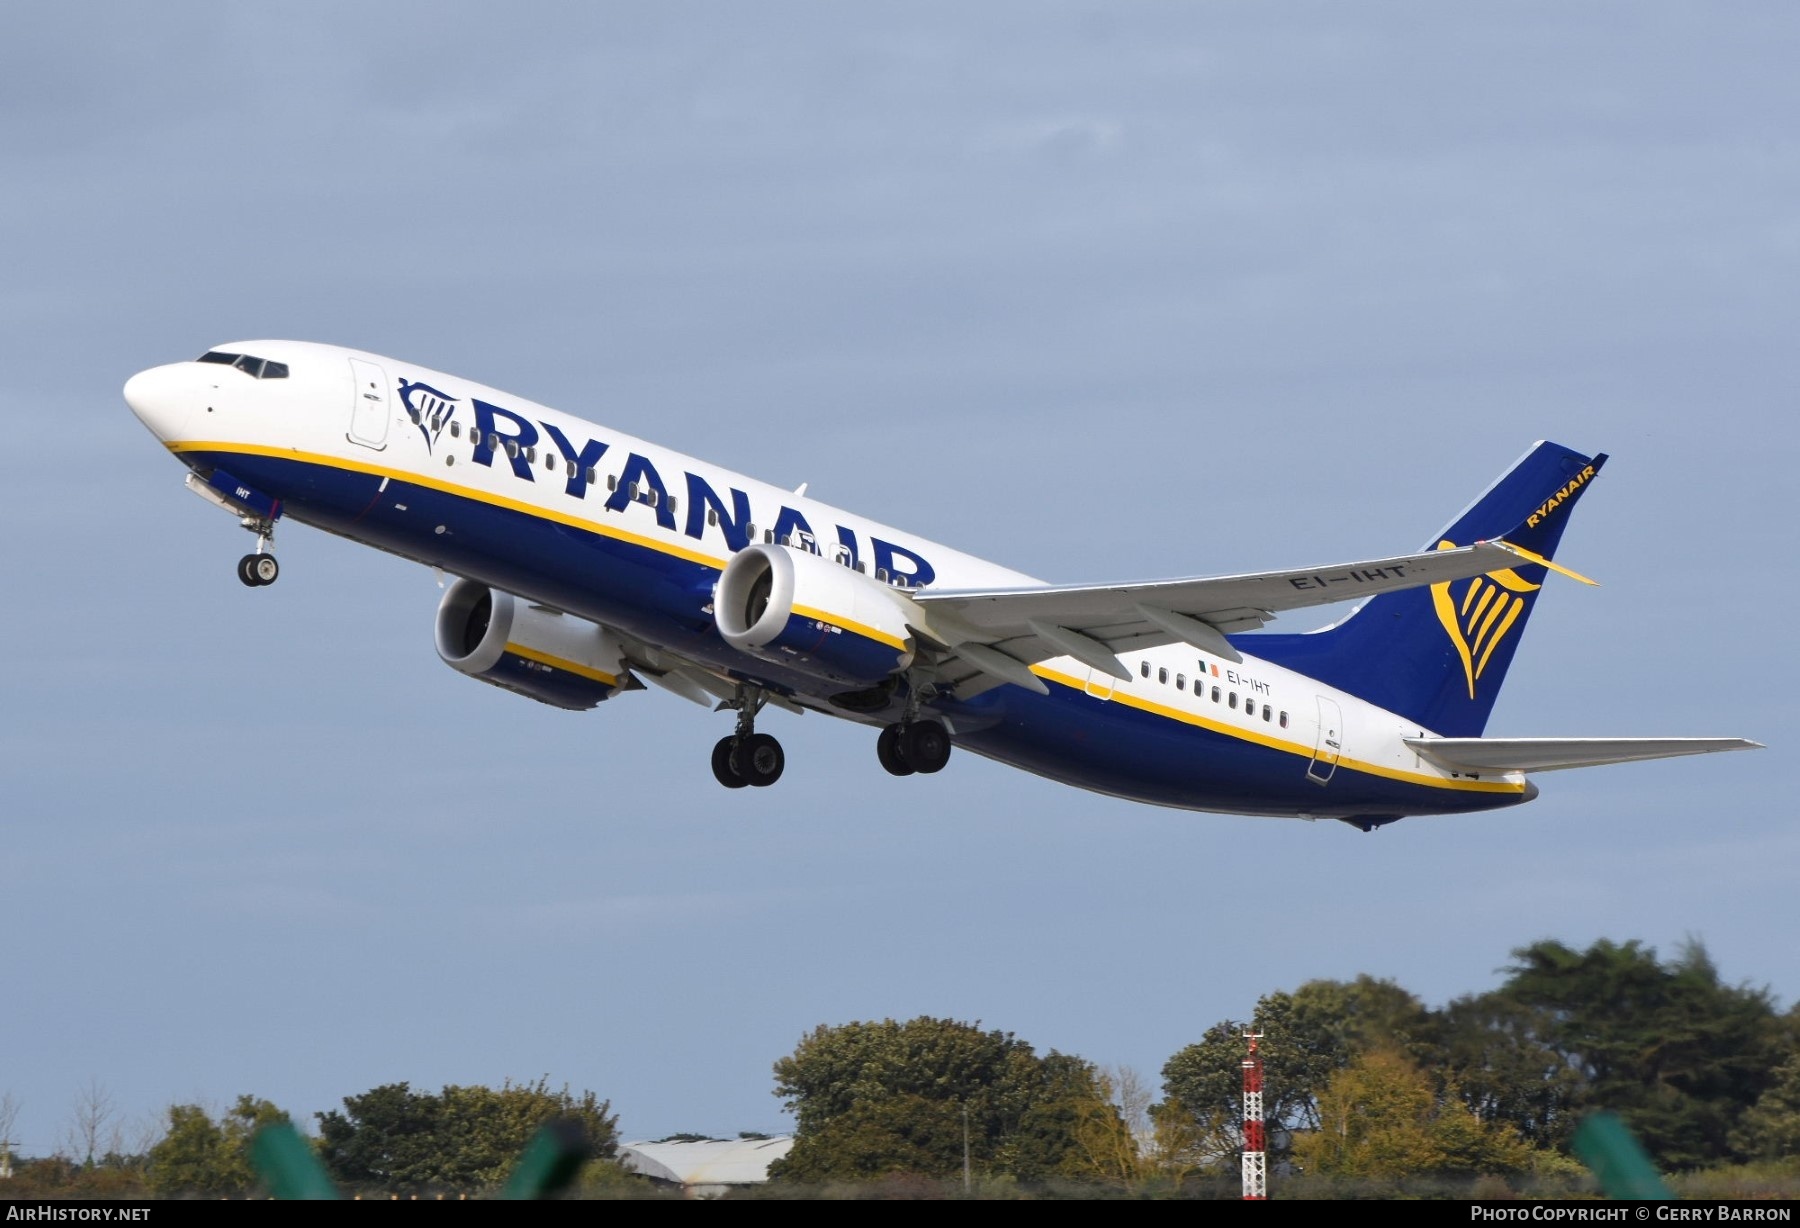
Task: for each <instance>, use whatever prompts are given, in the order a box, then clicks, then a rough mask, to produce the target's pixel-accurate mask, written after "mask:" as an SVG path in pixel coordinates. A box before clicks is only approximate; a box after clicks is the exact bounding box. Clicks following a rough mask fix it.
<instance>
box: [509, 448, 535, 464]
mask: <svg viewBox="0 0 1800 1228" xmlns="http://www.w3.org/2000/svg"><path fill="white" fill-rule="evenodd" d="M513 455H514V456H517V455H518V453H517V452H514V453H513ZM525 463H526V464H527V465H535V464H537V449H536V448H526V449H525Z"/></svg>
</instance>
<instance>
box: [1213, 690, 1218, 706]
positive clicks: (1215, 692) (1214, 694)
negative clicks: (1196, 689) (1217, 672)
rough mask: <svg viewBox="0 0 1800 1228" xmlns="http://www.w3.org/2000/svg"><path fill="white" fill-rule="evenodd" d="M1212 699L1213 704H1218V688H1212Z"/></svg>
mask: <svg viewBox="0 0 1800 1228" xmlns="http://www.w3.org/2000/svg"><path fill="white" fill-rule="evenodd" d="M1212 699H1213V702H1214V703H1218V702H1219V688H1218V687H1214V688H1213V696H1212Z"/></svg>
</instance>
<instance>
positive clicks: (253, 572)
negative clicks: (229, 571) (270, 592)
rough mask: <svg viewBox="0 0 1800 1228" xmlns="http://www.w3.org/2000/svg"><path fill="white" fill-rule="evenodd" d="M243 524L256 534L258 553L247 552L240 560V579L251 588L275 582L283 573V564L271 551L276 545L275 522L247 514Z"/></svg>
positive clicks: (238, 566)
mask: <svg viewBox="0 0 1800 1228" xmlns="http://www.w3.org/2000/svg"><path fill="white" fill-rule="evenodd" d="M243 524H244V527H245V528H246V529H249V530H250V531H251V532H252V533H254V534H256V553H255V554H246V555H245V556H244V557H243V558H241V559H239V560H238V565H237V573H238V579H240V580H242V581H243V582H244V583H245V584H246V585H248V586H249V587H251V588H262V587H263V586H264V585H266V584H273V583H275V581H276V579H277V578H278V577H279V576H280V575H281V564H280V563H277V562H276V561H275V556H274V555H272V554H270V553H269V551H270V550H271V549H273V548H274V545H275V522H274V521H273V520H257V519H253V518H251V517H248V516H246V517H245V518H244V521H243Z"/></svg>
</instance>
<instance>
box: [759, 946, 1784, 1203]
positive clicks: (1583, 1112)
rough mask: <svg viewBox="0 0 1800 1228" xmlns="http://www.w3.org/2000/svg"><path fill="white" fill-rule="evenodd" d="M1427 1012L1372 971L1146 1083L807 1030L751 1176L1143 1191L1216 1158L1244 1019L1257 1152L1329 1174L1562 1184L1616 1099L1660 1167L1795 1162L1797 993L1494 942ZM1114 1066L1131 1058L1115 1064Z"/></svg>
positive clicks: (863, 1027)
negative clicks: (1493, 966)
mask: <svg viewBox="0 0 1800 1228" xmlns="http://www.w3.org/2000/svg"><path fill="white" fill-rule="evenodd" d="M1503 975H1504V979H1503V980H1502V982H1501V984H1500V985H1499V986H1497V987H1496V988H1494V989H1493V990H1490V991H1488V992H1486V993H1481V994H1472V995H1468V996H1465V997H1461V998H1458V999H1455V1000H1454V1001H1452V1002H1450V1003H1449V1004H1447V1005H1446V1006H1444V1007H1443V1008H1441V1009H1432V1008H1429V1007H1427V1006H1426V1005H1425V1004H1424V1003H1423V1002H1421V1001H1420V999H1419V998H1418V997H1417V996H1416V995H1414V994H1412V993H1411V992H1409V991H1408V990H1406V989H1404V988H1402V987H1401V986H1400V985H1397V984H1395V983H1394V982H1392V981H1388V980H1378V979H1376V978H1373V977H1368V976H1362V977H1358V978H1357V979H1355V980H1352V981H1334V980H1316V981H1309V982H1307V983H1305V984H1303V985H1301V986H1299V987H1298V988H1297V989H1294V990H1291V991H1288V990H1283V991H1277V992H1272V993H1269V994H1266V995H1264V996H1263V998H1262V999H1261V1000H1260V1001H1258V1002H1257V1003H1256V1006H1255V1009H1254V1010H1253V1011H1252V1012H1251V1013H1250V1016H1249V1018H1247V1019H1224V1020H1220V1021H1219V1022H1218V1023H1216V1024H1215V1025H1213V1026H1212V1027H1210V1028H1208V1029H1206V1030H1205V1032H1204V1033H1203V1034H1202V1035H1201V1037H1200V1039H1199V1040H1197V1041H1195V1042H1194V1043H1193V1044H1190V1045H1188V1046H1186V1047H1184V1048H1183V1049H1182V1050H1180V1051H1179V1052H1178V1053H1176V1054H1175V1055H1174V1056H1172V1057H1171V1058H1170V1059H1169V1061H1168V1062H1167V1064H1166V1065H1165V1066H1164V1067H1163V1071H1162V1076H1163V1079H1162V1093H1163V1095H1162V1098H1161V1100H1160V1101H1159V1102H1155V1103H1147V1104H1146V1103H1144V1102H1143V1101H1144V1097H1142V1096H1141V1095H1139V1096H1137V1097H1136V1098H1135V1099H1134V1097H1133V1096H1131V1095H1122V1094H1121V1089H1120V1082H1121V1072H1103V1071H1100V1070H1098V1069H1097V1068H1095V1067H1094V1066H1093V1065H1092V1064H1091V1063H1088V1062H1086V1061H1084V1060H1082V1059H1080V1058H1077V1057H1072V1056H1069V1055H1066V1054H1059V1053H1055V1052H1051V1053H1049V1054H1046V1055H1044V1056H1042V1057H1040V1056H1038V1055H1037V1054H1036V1053H1035V1052H1034V1051H1033V1050H1032V1048H1031V1046H1030V1045H1029V1044H1027V1043H1026V1042H1024V1041H1023V1040H1020V1039H1018V1038H1016V1037H1014V1036H1013V1035H1012V1034H1010V1033H1006V1032H1000V1031H984V1030H983V1029H982V1028H981V1026H980V1025H979V1024H968V1023H960V1022H956V1021H952V1020H946V1019H932V1018H919V1019H914V1020H911V1021H908V1022H904V1023H901V1022H895V1021H893V1020H885V1021H882V1022H878V1023H874V1022H857V1023H850V1024H845V1025H842V1026H838V1027H820V1028H818V1029H815V1030H814V1031H813V1032H811V1033H809V1034H808V1035H807V1036H806V1037H804V1038H803V1039H802V1040H801V1042H800V1044H799V1046H798V1047H797V1048H796V1049H795V1051H794V1052H793V1053H792V1054H790V1055H789V1056H787V1057H784V1058H782V1059H781V1060H780V1061H778V1062H777V1063H776V1064H775V1082H776V1088H775V1090H776V1094H777V1095H778V1096H780V1097H781V1098H782V1099H783V1100H784V1102H785V1103H786V1105H787V1107H788V1109H789V1110H790V1111H791V1112H792V1113H793V1115H794V1118H795V1122H796V1142H795V1145H794V1149H793V1151H792V1152H791V1153H790V1154H789V1156H788V1157H787V1159H786V1160H784V1161H782V1162H781V1163H779V1164H778V1165H777V1166H776V1167H775V1169H774V1170H773V1173H772V1176H773V1177H774V1178H775V1179H776V1180H777V1181H782V1182H789V1183H807V1184H812V1185H819V1184H821V1183H829V1182H846V1181H867V1180H869V1179H871V1178H880V1177H889V1178H892V1177H895V1176H899V1175H912V1176H919V1177H927V1178H933V1179H937V1180H941V1181H942V1180H948V1181H950V1182H952V1183H953V1184H954V1182H955V1181H956V1180H957V1179H959V1177H960V1174H961V1173H962V1172H963V1171H964V1165H965V1156H966V1163H967V1166H968V1171H969V1172H970V1173H971V1176H972V1177H976V1176H978V1177H980V1178H982V1179H986V1180H991V1179H996V1178H1003V1179H1007V1180H1013V1181H1023V1182H1034V1181H1036V1182H1042V1181H1046V1180H1063V1181H1077V1182H1083V1181H1085V1182H1095V1183H1101V1184H1109V1185H1112V1186H1114V1187H1119V1188H1127V1189H1129V1188H1146V1187H1147V1186H1150V1185H1154V1184H1156V1183H1159V1182H1160V1183H1162V1184H1165V1185H1168V1184H1176V1185H1178V1184H1179V1183H1180V1182H1181V1181H1182V1180H1183V1179H1187V1178H1194V1177H1196V1176H1210V1177H1211V1178H1212V1179H1214V1180H1215V1182H1216V1180H1217V1179H1219V1178H1220V1177H1221V1176H1222V1175H1224V1174H1229V1173H1234V1172H1235V1165H1236V1161H1237V1159H1238V1157H1239V1154H1240V1148H1241V1145H1242V1104H1243V1099H1242V1097H1243V1067H1242V1062H1243V1059H1244V1054H1245V1041H1244V1033H1246V1032H1258V1033H1261V1034H1262V1040H1261V1041H1260V1042H1259V1047H1260V1051H1261V1055H1262V1057H1263V1063H1264V1101H1265V1114H1266V1120H1267V1121H1268V1123H1269V1149H1270V1153H1271V1155H1270V1161H1271V1170H1272V1171H1274V1172H1276V1173H1277V1174H1282V1175H1289V1176H1298V1175H1302V1174H1304V1175H1307V1176H1309V1177H1313V1178H1318V1179H1333V1180H1341V1181H1346V1182H1363V1183H1369V1182H1376V1183H1380V1182H1390V1183H1391V1182H1394V1181H1402V1180H1405V1179H1408V1178H1415V1177H1432V1178H1440V1179H1457V1180H1464V1181H1467V1180H1469V1179H1473V1178H1477V1177H1480V1176H1482V1175H1484V1174H1487V1175H1497V1176H1509V1175H1510V1176H1517V1175H1521V1174H1536V1175H1538V1176H1540V1177H1561V1178H1569V1177H1572V1176H1574V1175H1577V1174H1580V1173H1581V1172H1582V1171H1583V1170H1581V1168H1580V1167H1579V1165H1577V1164H1576V1163H1575V1162H1574V1161H1573V1160H1572V1159H1571V1158H1570V1156H1569V1142H1570V1137H1571V1135H1572V1133H1573V1131H1574V1129H1575V1127H1576V1126H1577V1125H1578V1124H1579V1122H1580V1121H1581V1120H1582V1119H1583V1118H1584V1117H1586V1116H1587V1115H1588V1114H1590V1113H1592V1112H1595V1111H1599V1110H1608V1111H1611V1112H1614V1113H1617V1114H1619V1115H1620V1116H1621V1117H1623V1118H1624V1120H1625V1122H1626V1123H1627V1125H1629V1126H1630V1127H1631V1129H1632V1130H1633V1131H1634V1132H1635V1133H1636V1135H1637V1137H1638V1138H1639V1139H1640V1141H1641V1142H1642V1143H1643V1144H1644V1145H1645V1147H1646V1149H1647V1150H1648V1151H1649V1152H1650V1154H1651V1156H1652V1158H1653V1159H1654V1160H1655V1161H1656V1162H1657V1164H1658V1165H1659V1166H1660V1167H1661V1168H1663V1169H1664V1170H1665V1171H1669V1172H1677V1173H1679V1172H1693V1171H1700V1170H1706V1169H1709V1168H1717V1167H1719V1166H1722V1165H1729V1164H1743V1163H1747V1162H1756V1161H1767V1162H1774V1163H1778V1164H1780V1163H1785V1164H1787V1165H1789V1166H1792V1167H1793V1169H1794V1172H1795V1175H1796V1176H1800V1011H1789V1012H1787V1013H1786V1014H1782V1013H1781V1012H1779V1011H1778V1009H1777V1007H1776V1003H1775V1001H1774V999H1773V998H1772V996H1771V995H1770V993H1769V992H1768V991H1767V990H1766V989H1759V988H1755V987H1752V986H1748V985H1733V984H1728V983H1726V982H1724V981H1723V980H1722V979H1721V978H1720V976H1719V973H1718V969H1717V968H1716V967H1715V966H1714V964H1713V962H1712V960H1711V959H1710V958H1709V957H1708V955H1707V953H1706V951H1705V949H1704V948H1703V947H1702V946H1701V945H1700V944H1699V943H1697V942H1690V943H1688V944H1686V945H1684V946H1683V947H1682V948H1681V949H1680V950H1679V951H1678V952H1677V953H1676V955H1675V956H1674V958H1672V959H1669V960H1661V959H1659V958H1658V957H1657V955H1656V952H1655V951H1654V950H1653V949H1651V948H1648V947H1646V946H1643V945H1642V944H1640V943H1637V942H1626V943H1614V942H1611V941H1607V940H1601V941H1598V942H1595V943H1594V944H1593V945H1592V946H1590V947H1588V948H1587V949H1585V950H1576V949H1574V948H1571V947H1569V946H1566V945H1564V944H1562V943H1560V942H1554V941H1542V942H1537V943H1534V944H1532V945H1530V946H1527V947H1522V948H1520V949H1518V950H1516V951H1514V952H1513V957H1512V962H1511V963H1510V964H1509V965H1508V966H1507V967H1506V968H1505V969H1504V970H1503ZM1126 1073H1128V1072H1126Z"/></svg>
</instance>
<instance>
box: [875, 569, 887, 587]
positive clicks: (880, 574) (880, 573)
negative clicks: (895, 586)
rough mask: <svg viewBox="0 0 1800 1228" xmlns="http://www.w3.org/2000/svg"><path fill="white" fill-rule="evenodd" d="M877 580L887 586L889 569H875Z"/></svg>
mask: <svg viewBox="0 0 1800 1228" xmlns="http://www.w3.org/2000/svg"><path fill="white" fill-rule="evenodd" d="M875 578H876V579H877V580H880V581H881V582H882V583H883V584H886V583H887V581H888V569H887V568H885V567H877V568H876V569H875Z"/></svg>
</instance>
